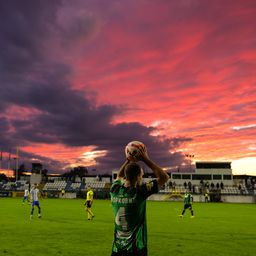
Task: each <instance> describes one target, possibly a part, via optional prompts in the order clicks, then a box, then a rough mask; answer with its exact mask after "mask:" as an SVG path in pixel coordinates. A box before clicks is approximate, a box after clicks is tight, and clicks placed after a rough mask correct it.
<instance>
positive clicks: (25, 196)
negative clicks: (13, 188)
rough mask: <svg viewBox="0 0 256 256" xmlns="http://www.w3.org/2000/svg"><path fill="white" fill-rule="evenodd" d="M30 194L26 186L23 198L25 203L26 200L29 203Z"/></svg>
mask: <svg viewBox="0 0 256 256" xmlns="http://www.w3.org/2000/svg"><path fill="white" fill-rule="evenodd" d="M28 196H29V190H28V189H27V188H26V189H25V190H24V196H23V200H22V203H23V204H24V203H25V201H27V202H28V203H29V197H28Z"/></svg>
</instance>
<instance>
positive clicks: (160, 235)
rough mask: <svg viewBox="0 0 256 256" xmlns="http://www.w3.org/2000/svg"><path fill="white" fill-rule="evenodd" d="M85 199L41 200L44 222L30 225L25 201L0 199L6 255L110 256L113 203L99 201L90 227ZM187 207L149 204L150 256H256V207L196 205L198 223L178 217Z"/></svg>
mask: <svg viewBox="0 0 256 256" xmlns="http://www.w3.org/2000/svg"><path fill="white" fill-rule="evenodd" d="M83 202H84V201H82V200H80V199H73V200H68V199H45V200H41V202H40V204H41V207H42V219H38V218H37V209H36V208H35V214H34V219H33V220H30V218H29V215H30V206H29V205H27V204H25V205H22V203H21V198H0V255H1V256H2V255H10V256H16V255H18V256H29V255H31V256H33V255H38V256H41V255H45V256H56V255H57V256H58V255H64V256H73V255H76V256H79V255H83V256H86V255H88V256H89V255H90V256H108V255H110V253H111V243H112V237H113V215H112V209H111V205H110V201H108V200H95V202H94V205H93V211H94V213H95V216H96V217H95V219H94V220H93V221H88V220H87V217H86V215H85V211H84V206H83ZM182 208H183V204H182V202H148V203H147V222H148V249H149V256H167V255H173V256H179V255H182V256H185V255H186V256H196V255H198V256H201V255H203V256H207V255H209V256H210V255H211V256H212V255H214V256H222V255H223V256H224V255H225V256H229V255H232V256H254V255H256V205H255V204H224V203H208V204H205V203H195V204H194V205H193V208H194V212H195V216H196V217H195V218H194V219H191V218H190V212H189V211H187V212H186V214H185V216H184V218H183V219H181V218H179V217H178V215H179V214H180V212H181V210H182Z"/></svg>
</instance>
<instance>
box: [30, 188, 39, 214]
mask: <svg viewBox="0 0 256 256" xmlns="http://www.w3.org/2000/svg"><path fill="white" fill-rule="evenodd" d="M39 193H40V192H39V189H38V185H37V184H35V185H34V186H33V187H32V189H31V191H30V197H31V202H32V207H31V212H30V219H32V218H33V214H34V206H35V205H36V206H37V208H38V218H41V217H42V216H41V207H40V204H39V199H38V197H39Z"/></svg>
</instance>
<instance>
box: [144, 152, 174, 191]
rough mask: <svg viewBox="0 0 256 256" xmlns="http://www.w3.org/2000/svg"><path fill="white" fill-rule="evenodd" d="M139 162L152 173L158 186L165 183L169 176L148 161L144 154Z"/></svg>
mask: <svg viewBox="0 0 256 256" xmlns="http://www.w3.org/2000/svg"><path fill="white" fill-rule="evenodd" d="M140 160H141V161H143V162H144V163H145V164H146V165H147V166H148V167H149V168H150V169H151V170H152V171H153V172H154V174H155V175H156V178H157V183H158V185H159V186H162V185H164V183H165V182H167V180H168V179H169V175H168V174H167V173H166V172H165V171H164V170H163V169H162V168H161V167H160V166H159V165H157V164H156V163H154V162H153V161H152V160H150V159H149V157H148V156H147V154H146V153H145V154H143V155H142V156H141V159H140Z"/></svg>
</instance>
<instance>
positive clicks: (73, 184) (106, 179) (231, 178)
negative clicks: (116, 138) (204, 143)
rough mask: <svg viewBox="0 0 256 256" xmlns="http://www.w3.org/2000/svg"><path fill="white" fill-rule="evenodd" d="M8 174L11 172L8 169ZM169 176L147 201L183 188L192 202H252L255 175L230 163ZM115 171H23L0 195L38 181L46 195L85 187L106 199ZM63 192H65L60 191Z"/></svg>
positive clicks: (79, 192) (177, 194)
mask: <svg viewBox="0 0 256 256" xmlns="http://www.w3.org/2000/svg"><path fill="white" fill-rule="evenodd" d="M10 173H11V172H10ZM168 173H169V176H170V179H169V180H168V182H166V184H165V185H164V186H163V187H162V188H161V189H160V193H158V194H155V195H152V196H151V197H150V198H149V199H150V200H181V199H182V196H183V194H184V193H185V192H186V191H190V192H191V193H192V194H193V196H194V201H198V202H203V201H204V199H205V195H208V196H209V201H210V202H244V203H255V202H256V176H248V175H233V174H232V169H231V162H196V163H195V168H190V170H189V171H187V170H186V169H184V170H182V169H180V168H179V169H176V170H175V171H171V172H168ZM116 174H117V171H116V170H114V171H113V172H112V175H102V176H98V175H87V174H86V176H85V177H75V178H74V179H73V180H70V179H69V178H67V177H63V176H61V175H59V174H48V175H47V178H46V179H44V178H43V177H42V174H40V173H29V175H28V173H26V174H24V175H21V176H20V179H19V180H16V181H15V179H14V178H13V176H10V178H9V179H8V180H2V181H0V196H8V197H10V196H13V197H14V196H23V193H24V190H25V189H26V188H29V187H30V184H35V183H37V184H40V189H41V191H42V192H43V193H44V195H45V196H47V197H49V198H59V197H61V198H85V195H86V191H87V188H88V187H91V188H92V189H93V190H94V193H95V198H102V199H106V198H109V189H110V187H111V183H112V181H113V180H114V179H115V177H116ZM152 178H154V177H153V173H150V172H146V174H145V175H144V178H143V181H144V182H147V181H149V180H151V179H152ZM63 191H65V193H63Z"/></svg>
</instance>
